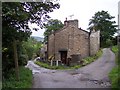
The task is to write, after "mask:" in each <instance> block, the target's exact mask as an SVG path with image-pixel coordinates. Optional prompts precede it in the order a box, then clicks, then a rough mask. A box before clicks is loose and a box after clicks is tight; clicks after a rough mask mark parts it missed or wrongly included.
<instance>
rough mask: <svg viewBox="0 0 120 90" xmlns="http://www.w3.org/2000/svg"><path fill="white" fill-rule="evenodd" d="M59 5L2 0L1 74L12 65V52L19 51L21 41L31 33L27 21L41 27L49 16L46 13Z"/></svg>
mask: <svg viewBox="0 0 120 90" xmlns="http://www.w3.org/2000/svg"><path fill="white" fill-rule="evenodd" d="M59 7H60V5H59V3H55V2H54V3H53V2H2V41H3V42H2V57H3V59H2V61H3V62H2V63H3V64H2V65H3V66H4V67H3V76H4V75H6V74H5V73H8V72H7V71H9V69H10V68H12V67H14V61H13V60H14V59H15V58H14V57H17V55H16V56H15V55H14V54H16V53H18V50H20V51H21V49H19V47H20V45H21V42H22V41H25V40H27V39H28V37H30V35H31V30H30V28H29V27H28V22H30V23H36V24H37V25H38V26H40V27H41V28H43V26H44V25H45V24H44V22H45V21H47V20H48V19H49V18H50V16H49V15H48V13H50V12H53V10H54V9H59ZM15 43H16V44H15ZM13 46H14V47H13ZM16 50H17V51H16ZM20 51H19V52H20ZM19 56H20V55H19V53H18V57H19Z"/></svg>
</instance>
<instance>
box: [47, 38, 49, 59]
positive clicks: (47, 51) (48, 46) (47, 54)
mask: <svg viewBox="0 0 120 90" xmlns="http://www.w3.org/2000/svg"><path fill="white" fill-rule="evenodd" d="M48 38H49V37H48V36H47V60H48V57H49V56H48V50H49V49H48V48H49V40H48Z"/></svg>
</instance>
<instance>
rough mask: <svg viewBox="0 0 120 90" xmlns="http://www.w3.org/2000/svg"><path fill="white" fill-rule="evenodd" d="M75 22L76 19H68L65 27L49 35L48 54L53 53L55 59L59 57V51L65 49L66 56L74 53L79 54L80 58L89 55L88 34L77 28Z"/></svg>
mask: <svg viewBox="0 0 120 90" xmlns="http://www.w3.org/2000/svg"><path fill="white" fill-rule="evenodd" d="M77 22H78V21H77V20H76V21H71V22H70V21H69V23H68V26H67V27H65V28H63V29H62V30H59V31H57V32H55V34H51V35H50V36H49V44H48V45H49V46H48V47H49V49H48V55H51V54H54V53H55V59H56V60H58V59H60V53H59V51H61V50H66V51H67V58H69V57H71V55H75V54H80V55H81V58H84V57H87V56H89V38H88V37H89V36H88V35H89V34H88V32H86V31H83V30H80V29H78V23H77ZM72 23H74V24H75V25H72ZM54 37H55V38H54Z"/></svg>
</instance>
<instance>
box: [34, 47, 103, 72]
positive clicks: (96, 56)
mask: <svg viewBox="0 0 120 90" xmlns="http://www.w3.org/2000/svg"><path fill="white" fill-rule="evenodd" d="M101 55H102V50H101V49H100V50H99V51H98V52H97V53H96V55H94V56H90V57H87V58H84V59H82V63H81V64H80V65H74V66H64V65H59V66H50V64H48V63H43V62H39V61H36V62H35V63H36V64H37V65H39V66H41V67H44V68H48V69H60V70H63V69H78V68H80V67H82V66H85V65H87V64H90V63H91V62H93V61H95V60H96V59H97V58H99V57H100V56H101Z"/></svg>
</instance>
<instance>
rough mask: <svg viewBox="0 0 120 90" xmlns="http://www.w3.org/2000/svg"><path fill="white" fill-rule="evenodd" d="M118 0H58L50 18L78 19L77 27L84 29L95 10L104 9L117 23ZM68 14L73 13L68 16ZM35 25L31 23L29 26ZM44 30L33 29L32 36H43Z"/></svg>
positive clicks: (62, 19)
mask: <svg viewBox="0 0 120 90" xmlns="http://www.w3.org/2000/svg"><path fill="white" fill-rule="evenodd" d="M119 1H120V0H60V1H59V3H60V9H58V10H54V12H52V13H50V14H49V15H50V16H51V18H52V19H58V20H61V21H62V22H64V20H65V18H67V20H71V19H78V21H79V27H81V28H82V29H84V30H86V29H87V28H88V23H89V19H91V18H92V16H94V14H95V12H98V11H101V10H104V11H108V13H109V14H110V15H112V16H115V19H114V20H115V21H116V24H117V16H118V2H119ZM70 15H73V16H72V17H70ZM32 26H33V27H37V26H36V25H31V27H32ZM43 33H44V30H41V29H40V30H39V31H33V33H32V36H39V37H43Z"/></svg>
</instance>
